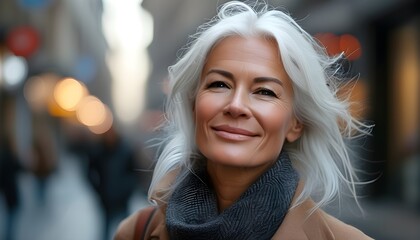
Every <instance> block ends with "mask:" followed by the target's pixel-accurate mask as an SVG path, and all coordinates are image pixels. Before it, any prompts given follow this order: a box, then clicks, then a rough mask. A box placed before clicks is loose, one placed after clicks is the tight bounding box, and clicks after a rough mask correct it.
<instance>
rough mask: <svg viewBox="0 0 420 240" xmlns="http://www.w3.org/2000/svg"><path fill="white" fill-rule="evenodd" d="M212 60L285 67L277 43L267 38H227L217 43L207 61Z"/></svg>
mask: <svg viewBox="0 0 420 240" xmlns="http://www.w3.org/2000/svg"><path fill="white" fill-rule="evenodd" d="M211 60H238V61H244V62H246V61H249V62H257V63H261V64H276V65H278V64H281V65H283V64H282V62H281V58H280V52H279V49H278V46H277V42H276V41H275V40H274V39H273V38H267V37H242V36H229V37H226V38H224V39H222V40H220V41H219V42H218V43H216V44H215V46H214V47H213V48H212V50H211V51H210V53H209V54H208V56H207V61H211Z"/></svg>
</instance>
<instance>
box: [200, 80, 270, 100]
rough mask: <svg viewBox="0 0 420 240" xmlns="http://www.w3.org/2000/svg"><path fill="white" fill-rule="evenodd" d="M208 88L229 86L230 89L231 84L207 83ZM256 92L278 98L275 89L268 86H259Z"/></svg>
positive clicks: (220, 82)
mask: <svg viewBox="0 0 420 240" xmlns="http://www.w3.org/2000/svg"><path fill="white" fill-rule="evenodd" d="M207 88H228V89H230V87H229V85H227V84H226V83H224V82H222V81H215V82H211V83H209V84H208V85H207ZM254 93H255V94H259V95H263V96H271V97H275V98H278V96H277V94H276V93H275V92H274V91H272V90H269V89H267V88H259V89H257V90H256V91H255V92H254Z"/></svg>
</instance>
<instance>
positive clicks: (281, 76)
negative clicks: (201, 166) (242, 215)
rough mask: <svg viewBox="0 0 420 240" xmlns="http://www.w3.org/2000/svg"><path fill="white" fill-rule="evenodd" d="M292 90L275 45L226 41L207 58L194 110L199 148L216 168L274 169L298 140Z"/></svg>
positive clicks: (254, 40)
mask: <svg viewBox="0 0 420 240" xmlns="http://www.w3.org/2000/svg"><path fill="white" fill-rule="evenodd" d="M292 102H293V89H292V85H291V82H290V80H289V78H288V76H287V74H286V72H285V70H284V67H283V64H282V62H281V60H280V55H279V50H278V48H277V45H276V42H275V41H274V40H269V39H264V38H256V37H255V38H243V37H239V36H235V37H228V38H225V39H224V40H222V41H221V42H219V43H218V44H217V45H216V46H215V47H214V48H213V49H212V51H211V52H210V53H209V55H208V56H207V61H206V64H205V66H204V68H203V72H202V74H201V82H200V86H199V90H198V93H197V96H196V100H195V105H194V114H195V124H196V143H197V146H198V148H199V150H200V151H201V152H202V154H204V156H205V157H206V158H207V159H208V160H209V161H212V162H214V163H218V164H222V165H227V166H235V167H257V166H263V165H270V164H272V163H273V162H274V161H275V160H276V159H277V157H278V155H279V154H280V151H281V149H282V147H283V143H284V141H286V140H287V141H289V142H292V141H295V140H296V139H297V138H299V137H300V134H301V131H302V125H301V124H300V123H298V121H297V120H296V118H295V117H294V114H293V109H292V105H293V104H292Z"/></svg>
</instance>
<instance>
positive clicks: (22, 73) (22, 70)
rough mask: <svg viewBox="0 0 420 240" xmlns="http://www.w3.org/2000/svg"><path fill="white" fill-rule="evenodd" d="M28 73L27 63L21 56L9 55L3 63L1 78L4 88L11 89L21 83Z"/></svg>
mask: <svg viewBox="0 0 420 240" xmlns="http://www.w3.org/2000/svg"><path fill="white" fill-rule="evenodd" d="M27 74H28V65H27V62H26V60H25V58H23V57H18V56H14V55H9V56H7V57H6V58H5V59H4V63H3V79H4V84H5V87H6V88H9V89H12V88H15V87H17V86H19V84H21V83H22V82H23V81H24V80H25V78H26V76H27Z"/></svg>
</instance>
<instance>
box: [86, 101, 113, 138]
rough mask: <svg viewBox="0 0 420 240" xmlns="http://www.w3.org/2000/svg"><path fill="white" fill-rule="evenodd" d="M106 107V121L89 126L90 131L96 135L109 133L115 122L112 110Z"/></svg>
mask: <svg viewBox="0 0 420 240" xmlns="http://www.w3.org/2000/svg"><path fill="white" fill-rule="evenodd" d="M104 107H105V119H104V121H103V122H102V123H100V124H98V125H94V126H88V128H89V130H90V131H91V132H93V133H95V134H102V133H105V132H107V131H108V130H109V129H111V127H112V124H113V122H114V116H113V114H112V112H111V110H110V109H109V108H108V107H107V106H106V105H104Z"/></svg>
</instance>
